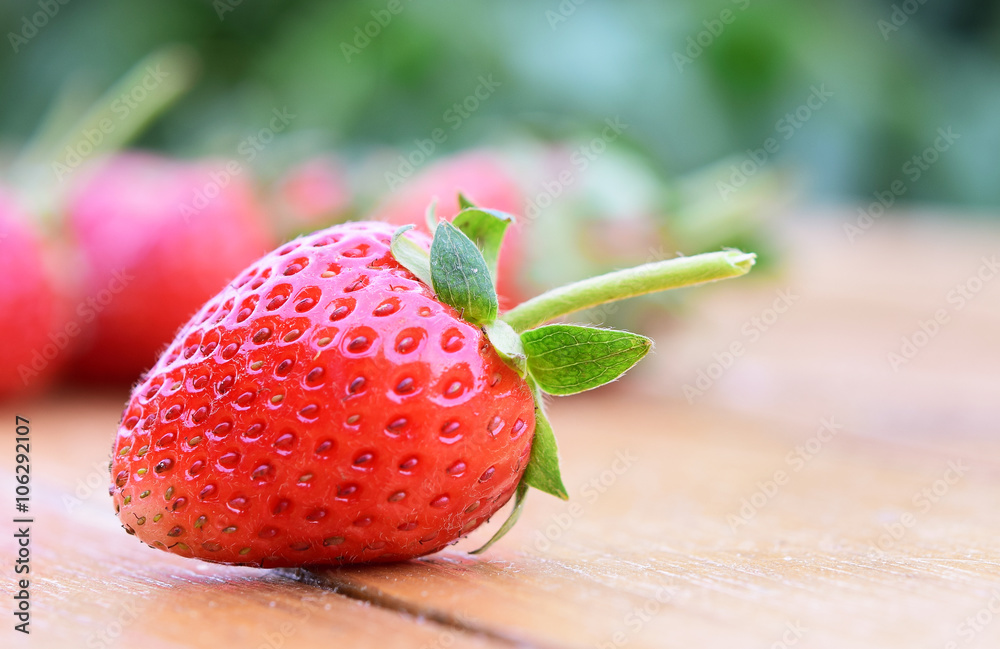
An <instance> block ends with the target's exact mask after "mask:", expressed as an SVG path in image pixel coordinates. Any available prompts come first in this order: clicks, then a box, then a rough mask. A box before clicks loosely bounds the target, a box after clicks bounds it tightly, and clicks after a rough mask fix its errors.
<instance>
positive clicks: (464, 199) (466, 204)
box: [458, 192, 475, 210]
mask: <svg viewBox="0 0 1000 649" xmlns="http://www.w3.org/2000/svg"><path fill="white" fill-rule="evenodd" d="M470 207H475V205H474V204H473V202H472V201H470V200H469V197H468V196H466V195H465V194H463V193H462V192H458V208H459V209H461V210H464V209H468V208H470Z"/></svg>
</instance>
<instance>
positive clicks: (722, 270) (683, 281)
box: [503, 250, 756, 332]
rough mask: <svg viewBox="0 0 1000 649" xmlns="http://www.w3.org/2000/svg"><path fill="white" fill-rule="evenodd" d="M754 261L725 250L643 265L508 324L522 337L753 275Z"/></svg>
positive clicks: (573, 288) (588, 282)
mask: <svg viewBox="0 0 1000 649" xmlns="http://www.w3.org/2000/svg"><path fill="white" fill-rule="evenodd" d="M755 259H756V255H754V254H753V253H745V252H741V251H739V250H726V251H723V252H709V253H705V254H702V255H695V256H693V257H678V258H676V259H668V260H666V261H657V262H653V263H650V264H643V265H642V266H636V267H635V268H629V269H626V270H619V271H615V272H613V273H607V274H606V275H599V276H597V277H592V278H590V279H585V280H583V281H580V282H575V283H573V284H568V285H566V286H563V287H561V288H557V289H553V290H551V291H548V292H547V293H543V294H541V295H539V296H538V297H535V298H532V299H530V300H528V301H527V302H523V303H521V304H519V305H518V306H516V307H514V308H513V309H511V310H510V311H508V312H507V313H505V314H504V315H503V319H504V320H505V321H506V322H507V324H509V325H510V326H511V327H513V328H514V330H515V331H518V332H520V331H524V330H526V329H531V328H532V327H536V326H538V325H540V324H544V323H546V322H548V321H550V320H554V319H555V318H558V317H559V316H563V315H566V314H568V313H573V312H574V311H580V310H582V309H589V308H590V307H594V306H597V305H599V304H605V303H607V302H615V301H617V300H624V299H625V298H630V297H636V296H639V295H646V294H647V293H655V292H657V291H665V290H667V289H671V288H680V287H682V286H691V285H692V284H702V283H704V282H714V281H716V280H720V279H726V278H729V277H739V276H740V275H745V274H746V273H748V272H750V268H751V267H752V266H753V264H754V261H755Z"/></svg>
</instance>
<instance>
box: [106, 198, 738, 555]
mask: <svg viewBox="0 0 1000 649" xmlns="http://www.w3.org/2000/svg"><path fill="white" fill-rule="evenodd" d="M461 206H462V210H461V211H460V212H459V213H458V214H457V215H455V216H454V218H453V219H452V220H451V221H447V220H441V221H439V220H438V219H437V218H436V217H435V216H434V215H433V210H429V212H428V217H429V218H428V226H429V229H430V230H431V232H432V236H428V235H426V234H424V233H421V232H419V231H416V230H415V229H414V228H413V226H412V225H407V226H402V227H398V228H395V227H393V226H391V225H388V224H386V223H375V222H355V223H346V224H342V225H336V226H333V227H330V228H327V229H325V230H320V231H318V232H315V233H313V234H311V235H307V236H304V237H301V238H299V239H296V240H294V241H292V242H290V243H288V244H286V245H284V246H282V247H280V248H279V249H277V250H276V251H274V252H272V253H270V254H268V255H266V256H264V257H263V258H261V259H260V260H259V261H257V262H256V263H254V264H253V265H251V266H250V267H249V268H248V269H246V270H245V271H244V272H243V273H242V274H240V275H239V277H238V278H237V279H236V280H235V281H234V282H232V283H231V284H230V285H229V286H228V287H227V288H225V289H224V290H223V291H222V292H221V293H219V294H218V295H217V296H216V297H215V298H213V299H212V300H210V301H209V302H208V303H207V304H206V305H205V306H204V307H202V308H201V310H200V311H199V312H198V313H197V314H196V315H195V316H194V317H193V318H192V319H191V320H190V321H189V322H188V323H187V324H186V325H185V326H184V327H183V328H182V329H181V330H180V332H179V333H178V335H177V337H176V339H175V340H174V342H173V343H172V344H171V345H170V347H169V348H168V349H167V350H166V352H165V353H164V354H163V355H162V356H161V357H160V359H159V361H158V362H157V363H156V365H155V366H154V367H153V368H152V370H150V371H149V372H148V373H147V374H146V376H145V377H144V379H143V380H142V381H141V382H140V383H139V384H138V385H136V387H135V388H134V390H133V392H132V395H131V398H130V400H129V402H128V404H127V406H126V408H125V411H124V414H123V416H122V421H121V424H120V426H119V429H118V432H117V435H116V437H115V440H114V445H113V457H112V462H111V480H112V483H111V488H110V491H111V495H112V497H113V501H114V507H115V510H116V512H117V513H118V516H119V518H120V520H121V522H122V525H123V527H124V529H125V530H126V532H128V533H129V534H134V535H135V536H137V537H138V538H139V539H140V540H141V541H143V542H145V543H146V544H148V545H149V546H151V547H155V548H159V549H162V550H167V551H169V552H173V553H176V554H179V555H182V556H186V557H195V558H200V559H204V560H209V561H216V562H223V563H235V564H243V565H252V566H261V567H277V566H302V565H339V564H351V563H367V562H389V561H399V560H405V559H410V558H413V557H418V556H422V555H426V554H430V553H433V552H436V551H438V550H440V549H442V548H443V547H445V546H446V545H448V544H451V543H453V542H455V541H456V540H457V539H459V538H460V537H462V536H464V535H467V534H468V533H470V532H471V531H473V530H475V529H476V528H477V527H479V526H480V525H482V524H483V523H485V522H486V521H487V520H489V519H490V517H491V516H493V514H495V513H496V512H497V511H498V510H499V509H500V508H501V507H503V506H504V504H505V503H507V502H508V501H509V500H511V499H512V498H513V500H514V507H513V510H512V513H511V515H510V517H509V518H508V519H507V521H506V522H505V523H503V524H502V525H501V526H500V527H499V528H498V530H497V531H496V533H495V534H494V536H493V538H492V539H491V540H490V541H489V543H487V544H486V546H484V547H483V548H480V549H479V551H482V550H485V549H486V548H487V547H489V546H490V545H491V544H493V543H494V542H496V541H497V540H498V539H499V538H500V537H502V536H503V535H504V534H505V533H506V532H507V531H508V530H509V529H510V528H511V527H512V526H513V524H514V523H515V522H516V520H517V517H518V515H519V514H520V512H521V509H522V507H523V505H524V501H525V496H526V494H527V493H528V491H529V490H530V489H532V488H534V489H537V490H539V491H544V492H546V493H549V494H552V495H554V496H557V497H559V498H567V490H566V488H565V487H564V486H563V481H562V477H561V474H560V469H559V458H558V453H557V449H556V440H555V436H554V434H553V431H552V427H551V426H550V425H549V422H548V419H547V418H546V415H545V411H544V408H543V402H542V397H543V395H545V394H550V395H568V394H574V393H578V392H582V391H585V390H590V389H592V388H596V387H599V386H601V385H604V384H606V383H608V382H610V381H614V380H615V379H617V378H618V377H619V376H621V375H622V374H623V373H624V372H626V371H627V370H628V369H629V368H631V367H632V366H633V365H634V364H635V363H636V362H638V361H639V360H640V359H641V358H642V357H643V356H645V354H646V353H648V352H649V350H650V349H651V347H652V341H651V340H649V339H648V338H645V337H643V336H639V335H636V334H633V333H629V332H626V331H615V330H609V329H599V328H593V327H584V326H577V325H572V324H547V323H550V322H551V321H553V320H557V319H560V318H561V317H562V316H565V315H567V314H570V313H573V312H575V311H579V310H581V309H585V308H589V307H593V306H596V305H599V304H602V303H606V302H610V301H615V300H620V299H624V298H628V297H633V296H637V295H642V294H646V293H650V292H654V291H660V290H665V289H670V288H676V287H681V286H688V285H692V284H698V283H702V282H709V281H713V280H719V279H725V278H729V277H736V276H740V275H743V274H745V273H747V272H748V271H749V270H750V268H751V267H752V265H753V263H754V260H755V256H754V255H753V254H752V253H750V254H747V253H743V252H740V251H738V250H728V251H721V252H715V253H708V254H703V255H697V256H693V257H681V258H677V259H671V260H667V261H659V262H654V263H649V264H645V265H642V266H638V267H635V268H631V269H627V270H621V271H616V272H613V273H609V274H606V275H602V276H598V277H595V278H592V279H589V280H584V281H581V282H577V283H574V284H570V285H567V286H564V287H562V288H559V289H555V290H553V291H549V292H547V293H544V294H542V295H539V296H538V297H535V298H533V299H530V300H528V301H526V302H524V303H522V304H520V305H518V306H516V307H514V308H513V309H510V310H509V311H506V312H504V313H501V312H500V309H499V307H498V303H497V294H496V289H495V285H494V280H493V278H494V276H495V272H496V266H497V262H498V258H499V252H500V247H501V242H502V241H503V236H504V232H505V230H506V229H507V228H508V226H509V225H510V224H511V223H512V222H513V218H512V217H511V216H509V215H507V214H505V213H502V212H497V211H493V210H489V209H480V208H478V207H475V206H472V205H470V204H468V201H466V200H464V199H462V205H461Z"/></svg>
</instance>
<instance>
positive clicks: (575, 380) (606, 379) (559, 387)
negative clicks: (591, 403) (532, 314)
mask: <svg viewBox="0 0 1000 649" xmlns="http://www.w3.org/2000/svg"><path fill="white" fill-rule="evenodd" d="M521 343H522V344H523V345H524V351H525V352H526V353H527V356H528V373H529V374H531V377H532V378H533V379H534V380H535V382H536V383H537V384H538V387H540V388H541V389H542V390H544V391H545V392H548V393H549V394H559V395H562V394H576V393H577V392H583V391H584V390H590V389H593V388H596V387H599V386H602V385H604V384H605V383H610V382H611V381H614V380H615V379H617V378H618V377H619V376H621V375H622V374H624V373H625V372H626V371H628V370H629V369H630V368H631V367H632V366H633V365H635V364H636V363H638V362H639V360H640V359H642V357H643V356H645V355H646V353H647V352H648V351H649V350H650V349H651V348H652V346H653V341H652V340H650V339H649V338H646V337H644V336H640V335H638V334H633V333H629V332H627V331H615V330H614V329H595V328H593V327H581V326H578V325H565V324H557V325H547V326H544V327H538V328H537V329H529V330H528V331H525V332H524V333H522V334H521Z"/></svg>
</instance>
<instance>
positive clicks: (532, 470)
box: [523, 390, 569, 500]
mask: <svg viewBox="0 0 1000 649" xmlns="http://www.w3.org/2000/svg"><path fill="white" fill-rule="evenodd" d="M523 481H524V483H525V484H527V485H528V486H529V487H534V488H535V489H538V490H539V491H544V492H545V493H548V494H552V495H553V496H556V497H557V498H562V499H563V500H569V494H568V493H566V487H565V486H564V485H563V481H562V474H561V472H560V471H559V449H558V447H557V446H556V436H555V433H554V432H552V426H551V425H550V424H549V420H548V419H547V418H546V417H545V412H544V411H543V410H542V395H541V394H539V393H538V391H537V390H535V439H534V441H533V442H532V443H531V459H530V460H528V467H527V468H526V469H525V470H524V478H523Z"/></svg>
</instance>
